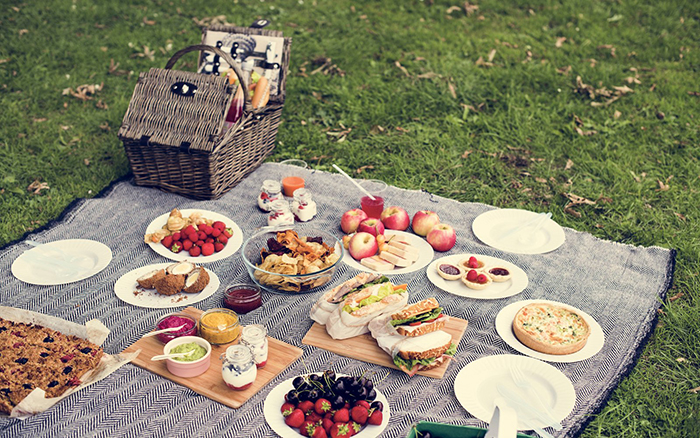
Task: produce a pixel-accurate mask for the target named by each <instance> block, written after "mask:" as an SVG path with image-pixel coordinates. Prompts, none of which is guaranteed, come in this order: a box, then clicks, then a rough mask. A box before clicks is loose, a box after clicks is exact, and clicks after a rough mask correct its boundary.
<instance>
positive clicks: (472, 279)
mask: <svg viewBox="0 0 700 438" xmlns="http://www.w3.org/2000/svg"><path fill="white" fill-rule="evenodd" d="M462 283H464V284H465V285H466V286H467V287H468V288H470V289H476V290H482V289H486V288H487V287H489V285H490V284H491V283H493V280H491V277H489V276H488V275H486V274H484V273H481V272H478V271H477V270H476V269H470V270H469V271H468V272H467V273H466V274H465V275H463V276H462Z"/></svg>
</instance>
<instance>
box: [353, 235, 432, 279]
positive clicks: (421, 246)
mask: <svg viewBox="0 0 700 438" xmlns="http://www.w3.org/2000/svg"><path fill="white" fill-rule="evenodd" d="M384 235H385V236H386V237H387V238H388V237H389V236H399V237H401V238H402V240H404V241H406V242H408V243H410V244H411V246H414V247H416V248H418V251H419V253H420V255H419V256H418V260H416V262H415V263H414V264H412V265H411V266H407V267H405V268H394V270H393V271H375V270H373V269H370V268H368V267H367V266H365V265H363V264H361V263H360V262H358V261H357V260H355V259H354V258H352V256H351V255H350V253H349V252H348V251H347V250H346V249H343V251H344V253H343V261H344V262H345V263H346V264H347V265H348V266H352V267H353V268H355V269H358V270H360V271H365V272H378V273H380V274H384V275H398V274H407V273H409V272H415V271H418V270H420V269H423V268H425V267H426V266H427V265H428V263H430V261H431V260H433V256H434V255H435V252H434V251H433V247H432V246H430V244H429V243H428V241H427V240H425V239H423V238H422V237H420V236H417V235H415V234H411V233H406V232H404V231H396V230H386V231H384Z"/></svg>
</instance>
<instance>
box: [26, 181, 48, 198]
mask: <svg viewBox="0 0 700 438" xmlns="http://www.w3.org/2000/svg"><path fill="white" fill-rule="evenodd" d="M50 188H51V187H49V185H48V184H46V183H43V182H41V181H39V180H38V179H35V180H34V182H33V183H31V184H29V186H27V191H28V192H33V193H34V194H35V195H38V194H40V193H41V191H42V190H46V189H50Z"/></svg>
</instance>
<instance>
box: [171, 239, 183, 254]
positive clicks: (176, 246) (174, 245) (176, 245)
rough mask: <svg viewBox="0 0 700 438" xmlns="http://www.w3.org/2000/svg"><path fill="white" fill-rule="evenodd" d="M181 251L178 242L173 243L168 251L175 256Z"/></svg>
mask: <svg viewBox="0 0 700 438" xmlns="http://www.w3.org/2000/svg"><path fill="white" fill-rule="evenodd" d="M181 250H182V245H181V244H180V242H175V243H173V246H171V247H170V251H172V252H174V253H176V254H177V253H178V252H180V251H181Z"/></svg>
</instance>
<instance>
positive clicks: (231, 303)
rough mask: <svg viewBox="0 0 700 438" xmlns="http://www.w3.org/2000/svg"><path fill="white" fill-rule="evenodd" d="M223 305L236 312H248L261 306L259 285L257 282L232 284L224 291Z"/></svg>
mask: <svg viewBox="0 0 700 438" xmlns="http://www.w3.org/2000/svg"><path fill="white" fill-rule="evenodd" d="M224 306H225V307H227V308H229V309H231V310H233V311H234V312H236V313H238V314H244V313H248V312H250V311H253V310H255V309H257V308H258V307H260V306H262V296H261V294H260V286H258V285H257V284H247V283H239V284H233V285H231V286H229V287H228V288H227V289H226V292H224Z"/></svg>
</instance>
